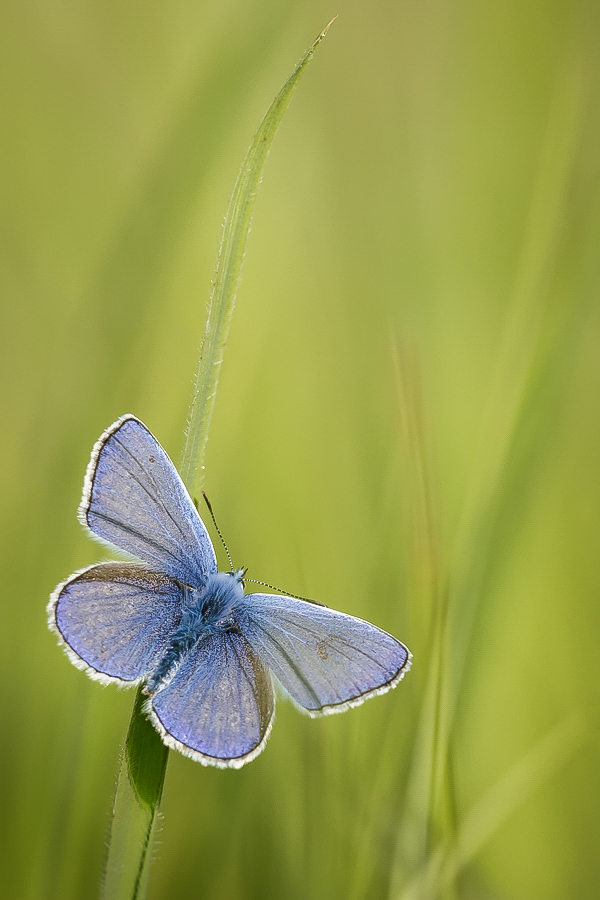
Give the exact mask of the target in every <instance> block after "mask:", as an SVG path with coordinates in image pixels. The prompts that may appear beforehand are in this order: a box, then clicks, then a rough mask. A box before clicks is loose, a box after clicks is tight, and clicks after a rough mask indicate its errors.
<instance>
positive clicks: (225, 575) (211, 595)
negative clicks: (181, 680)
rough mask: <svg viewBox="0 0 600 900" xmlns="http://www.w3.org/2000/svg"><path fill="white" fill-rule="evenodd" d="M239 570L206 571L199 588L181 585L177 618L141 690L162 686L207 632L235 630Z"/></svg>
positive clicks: (241, 591) (240, 592)
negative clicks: (207, 575) (178, 615)
mask: <svg viewBox="0 0 600 900" xmlns="http://www.w3.org/2000/svg"><path fill="white" fill-rule="evenodd" d="M242 571H243V570H242V569H239V570H238V571H237V572H231V573H229V572H217V573H216V574H214V575H210V576H209V577H208V580H207V582H206V586H205V587H204V589H203V590H202V591H199V590H198V589H197V588H193V587H189V586H188V585H183V586H182V608H181V620H180V622H179V625H178V626H177V630H176V631H175V633H174V634H173V637H172V638H171V640H170V641H169V644H168V646H167V647H166V648H165V650H164V653H163V656H162V658H161V660H160V662H159V663H158V666H157V667H156V669H155V670H154V672H152V673H151V675H150V677H149V678H148V680H147V682H146V684H145V685H144V693H146V694H154V693H156V691H157V690H158V689H159V688H160V687H161V686H164V685H165V684H166V683H167V681H168V680H169V679H170V677H171V676H172V675H173V674H174V672H175V671H176V669H177V668H178V667H179V665H180V664H181V661H182V659H183V658H184V657H185V655H186V654H187V653H189V652H190V651H191V650H193V648H194V647H195V646H196V644H197V643H198V641H200V640H202V639H205V638H207V637H208V636H209V635H211V634H217V633H223V634H225V633H226V632H228V631H239V628H238V625H237V622H236V620H235V615H234V608H235V605H236V603H238V602H240V600H241V599H242V598H243V596H244V588H243V586H242Z"/></svg>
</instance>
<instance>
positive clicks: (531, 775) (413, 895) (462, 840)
mask: <svg viewBox="0 0 600 900" xmlns="http://www.w3.org/2000/svg"><path fill="white" fill-rule="evenodd" d="M584 736H585V728H584V723H583V719H582V716H581V714H580V713H579V712H576V713H572V714H571V715H569V716H568V717H567V718H566V719H564V720H563V721H562V722H560V723H559V724H558V725H556V726H555V727H554V728H553V729H552V730H551V731H550V732H549V733H548V734H546V735H544V737H543V738H542V739H541V740H540V741H539V742H538V743H537V744H536V745H535V747H534V748H533V749H532V750H530V751H529V753H527V755H526V756H524V757H523V759H521V760H520V761H519V762H518V763H517V764H516V765H515V766H513V767H512V768H511V769H510V770H509V771H508V772H507V773H506V774H505V775H504V776H503V777H502V778H501V779H500V780H499V781H498V782H497V783H496V784H495V785H493V787H491V788H490V790H489V791H488V792H487V793H486V794H485V795H484V796H483V797H482V798H481V799H480V800H478V801H477V802H476V803H475V804H474V805H473V806H472V808H471V809H470V810H469V812H468V813H467V815H466V816H465V817H464V819H463V821H462V823H461V825H460V828H459V829H458V832H457V835H456V838H455V839H454V840H453V841H451V842H449V843H448V844H446V845H442V846H441V847H439V848H438V849H437V850H436V851H435V852H433V853H431V855H430V857H429V860H428V862H427V865H426V866H425V867H424V868H423V869H422V870H421V871H420V872H419V873H418V874H417V875H416V876H415V878H414V879H413V880H412V881H411V883H410V884H409V885H408V886H407V887H406V888H405V890H404V891H403V893H402V894H401V895H400V900H423V898H433V897H436V896H438V894H439V893H440V892H441V891H443V890H444V889H445V888H447V887H448V886H449V885H451V884H452V883H453V882H454V880H455V879H456V877H457V876H458V875H459V874H460V872H461V871H462V870H463V869H464V868H465V866H467V865H468V864H469V863H470V862H471V861H472V860H473V859H474V857H475V855H476V854H477V853H478V852H479V851H480V850H481V849H482V847H483V846H484V845H485V844H486V843H487V841H488V840H489V839H490V838H491V837H492V836H493V835H494V834H495V832H496V831H497V830H498V829H499V828H500V827H501V826H502V825H503V824H504V823H505V822H506V821H507V819H508V818H509V817H510V816H511V815H512V814H513V813H514V812H515V811H516V810H517V809H518V808H519V807H520V806H522V805H523V803H524V802H525V801H526V800H527V799H528V798H529V797H530V796H531V795H532V794H533V792H534V791H535V790H537V788H539V787H541V786H542V784H544V782H546V781H547V780H548V779H549V778H550V777H551V776H552V775H554V774H555V772H556V771H557V770H558V769H559V768H560V767H561V766H562V765H563V764H564V763H565V762H566V761H567V760H568V759H569V758H570V757H571V756H572V755H573V754H574V753H575V752H576V751H577V750H578V748H579V747H580V746H581V744H582V741H583V739H584Z"/></svg>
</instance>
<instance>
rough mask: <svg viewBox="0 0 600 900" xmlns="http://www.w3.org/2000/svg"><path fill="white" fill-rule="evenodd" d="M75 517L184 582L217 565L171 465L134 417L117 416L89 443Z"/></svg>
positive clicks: (198, 581)
mask: <svg viewBox="0 0 600 900" xmlns="http://www.w3.org/2000/svg"><path fill="white" fill-rule="evenodd" d="M79 516H80V519H81V520H82V522H83V523H84V524H85V525H87V527H88V528H89V529H90V530H91V531H92V533H93V534H94V535H95V536H96V537H97V538H100V539H101V540H102V541H105V542H107V543H109V544H112V545H113V546H115V547H118V548H119V549H120V550H125V551H126V552H127V553H130V554H132V555H133V556H135V557H137V558H138V559H141V560H143V561H144V562H145V563H147V564H148V565H149V566H151V567H152V568H153V569H156V570H157V571H159V572H165V573H166V574H167V575H170V576H171V577H173V578H177V579H178V580H180V581H182V582H184V583H187V584H192V585H195V586H196V587H202V586H203V585H204V583H205V582H206V579H207V576H208V575H210V574H211V573H213V572H216V571H217V562H216V558H215V552H214V549H213V546H212V543H211V541H210V538H209V536H208V532H207V530H206V528H205V527H204V524H203V522H202V520H201V519H200V516H199V515H198V513H197V511H196V508H195V506H194V504H193V502H192V500H191V498H190V496H189V494H188V492H187V490H186V488H185V486H184V484H183V482H182V480H181V478H180V477H179V475H178V473H177V470H176V469H175V466H174V465H173V463H172V462H171V460H170V459H169V457H168V456H167V454H166V453H165V451H164V450H163V449H162V447H161V446H160V444H159V443H158V441H157V440H156V438H155V437H154V435H152V434H151V432H150V431H148V429H147V428H146V426H145V425H143V424H142V422H140V421H139V419H136V418H135V417H134V416H122V417H121V418H120V419H118V420H117V421H116V422H115V423H114V424H113V425H111V426H110V428H108V429H107V430H106V431H105V432H104V434H103V435H102V436H101V437H100V439H99V441H98V442H97V443H96V445H95V447H94V450H93V452H92V458H91V460H90V464H89V466H88V470H87V475H86V479H85V486H84V491H83V497H82V500H81V505H80V508H79Z"/></svg>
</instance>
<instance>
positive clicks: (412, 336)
mask: <svg viewBox="0 0 600 900" xmlns="http://www.w3.org/2000/svg"><path fill="white" fill-rule="evenodd" d="M336 13H338V14H339V20H338V21H337V22H336V23H335V25H334V27H333V28H332V30H331V31H330V33H329V35H328V37H327V39H326V41H325V42H324V43H323V45H322V46H321V47H320V48H319V51H318V53H317V55H316V57H315V59H314V61H313V62H312V63H311V66H310V68H309V70H308V71H307V73H306V74H305V76H304V78H303V80H302V82H301V84H300V86H299V89H298V90H297V92H296V95H295V97H294V100H293V102H292V105H291V107H290V109H289V110H288V112H287V113H286V116H285V118H284V120H283V124H282V126H281V129H280V132H279V134H278V135H277V138H276V140H275V144H274V148H273V150H272V153H271V156H270V158H269V160H268V163H267V168H266V172H265V178H264V183H263V186H262V188H261V192H260V195H259V197H258V201H257V205H256V214H255V219H254V225H253V231H252V234H251V237H250V242H249V246H248V252H247V258H246V263H245V270H244V277H243V281H242V286H241V290H240V292H239V295H238V302H237V307H236V312H235V315H234V320H233V326H232V331H231V334H230V341H229V345H228V350H227V354H226V358H225V364H224V368H223V376H222V381H221V385H220V390H219V396H218V399H217V406H216V411H215V416H214V419H213V424H212V431H211V437H210V441H209V448H208V457H207V465H206V479H205V488H206V490H207V491H208V493H209V495H210V497H211V500H212V503H213V506H214V508H215V510H216V513H217V516H218V520H219V523H220V526H221V529H222V531H223V532H224V534H225V536H226V539H227V541H228V544H229V547H230V550H231V553H232V555H233V558H234V560H235V562H236V564H238V565H247V566H249V567H250V575H251V576H253V577H255V578H260V579H264V580H267V581H271V582H273V583H275V584H277V585H281V586H282V587H284V588H285V589H286V590H289V591H291V592H294V593H300V594H304V595H309V596H312V597H315V598H317V599H319V600H321V601H323V602H326V603H328V604H330V605H332V606H335V607H338V608H341V609H343V610H345V611H347V612H350V613H353V614H356V615H360V616H363V617H365V618H368V619H370V620H372V621H374V622H376V623H377V624H379V625H380V626H382V627H384V628H386V629H387V630H389V631H392V632H393V633H394V634H396V635H397V636H399V637H401V638H402V639H403V640H404V641H405V642H406V643H407V644H408V645H409V646H410V648H411V649H412V651H413V653H414V657H415V658H414V665H413V670H412V672H411V673H410V675H409V676H408V677H407V678H406V679H405V680H404V682H403V683H402V684H401V685H400V686H399V688H398V689H397V690H396V691H394V692H392V693H391V694H388V695H386V696H385V697H382V698H377V699H376V700H374V701H372V702H370V703H368V704H366V705H365V706H363V707H361V708H359V709H355V710H353V711H351V712H349V713H347V714H345V715H343V716H333V717H328V718H325V719H323V720H319V721H312V720H309V719H306V718H304V717H302V716H300V715H299V714H298V713H297V711H296V710H295V709H294V708H293V707H292V706H291V704H289V703H286V702H280V703H279V706H278V714H277V722H276V725H275V728H274V730H273V734H272V737H271V739H270V741H269V744H268V746H267V749H266V751H265V752H264V754H263V755H262V756H261V757H259V758H258V759H257V760H256V761H255V762H253V763H252V764H251V765H248V766H247V767H245V768H244V769H242V770H241V771H239V772H233V771H226V772H223V771H217V770H212V769H205V768H203V767H201V766H200V765H198V764H196V763H193V762H191V761H190V760H187V759H184V758H182V757H180V756H178V755H177V754H175V753H171V754H170V760H169V768H168V772H167V781H166V787H165V796H164V803H163V814H164V820H163V825H162V830H161V833H160V836H159V840H158V842H157V845H156V850H155V861H154V864H153V869H152V872H151V878H150V887H149V892H148V897H149V898H150V900H159V898H171V897H189V898H196V897H198V898H219V900H222V898H225V900H229V898H231V900H235V898H240V900H250V898H263V900H264V898H271V897H273V898H275V897H277V898H280V897H287V898H292V900H294V898H303V900H304V898H314V900H319V898H324V897H327V898H338V897H340V898H341V897H344V898H347V900H362V898H373V900H379V898H390V900H401V898H406V897H409V896H411V897H421V898H425V897H431V898H433V897H437V896H439V897H447V898H482V900H494V898H496V900H504V898H506V900H509V898H510V900H537V898H540V900H541V898H544V900H559V898H567V897H577V898H579V900H584V898H592V897H594V898H595V897H597V896H598V890H599V876H600V872H599V869H600V865H599V859H600V858H599V856H598V842H599V838H600V835H599V823H598V818H599V812H598V811H599V810H600V784H599V777H598V771H599V765H600V754H599V750H600V747H599V740H598V735H599V731H598V700H599V694H600V680H599V677H598V675H599V668H598V646H599V642H600V627H599V626H600V565H599V555H598V546H599V541H600V465H599V464H600V411H599V406H600V343H599V338H600V332H599V325H600V306H599V303H598V295H599V289H600V265H599V264H600V253H599V238H600V191H599V176H600V153H599V151H598V147H599V138H600V119H599V104H598V100H599V87H600V86H599V83H598V80H599V74H600V70H599V60H600V56H599V54H598V46H600V7H599V6H598V4H597V3H595V2H594V0H543V2H542V0H496V2H481V0H370V2H366V0H336V3H335V4H334V5H331V3H327V2H325V0H304V2H301V3H300V2H291V0H288V2H285V0H284V2H282V0H218V2H217V0H193V2H192V0H170V2H169V3H166V2H163V0H146V2H145V3H143V4H142V3H139V2H132V0H125V2H122V0H120V2H113V0H102V2H100V0H84V2H82V0H78V2H77V0H54V2H53V3H52V4H49V3H47V2H44V0H27V2H22V0H4V2H3V3H2V5H1V7H0V20H1V22H0V45H1V50H0V67H1V70H2V76H1V78H0V91H1V92H2V101H1V102H2V122H3V125H2V139H1V150H0V153H1V158H0V191H1V200H0V205H1V209H2V213H1V220H2V225H1V228H2V241H1V245H2V246H1V249H0V254H1V256H0V260H1V261H0V266H1V293H2V300H1V304H2V307H1V309H2V312H1V316H2V321H1V326H0V328H1V330H0V341H1V352H0V370H1V374H0V394H1V403H2V407H1V411H0V421H1V422H2V439H1V450H0V453H1V457H0V459H1V465H0V479H1V494H2V504H1V521H2V524H1V529H2V530H1V539H0V554H1V557H2V595H3V596H2V625H1V635H2V651H1V654H0V665H1V667H2V681H1V683H2V690H1V693H0V705H1V712H0V720H1V722H2V740H1V741H0V778H1V779H2V787H1V794H0V796H1V804H0V807H1V812H0V828H1V834H0V857H1V858H2V863H1V870H2V873H3V874H2V884H3V887H2V893H3V895H4V896H6V897H11V898H15V900H16V898H32V900H38V898H48V900H54V898H60V900H71V898H74V900H75V898H83V897H93V896H95V892H96V884H97V882H98V878H99V873H100V870H101V865H102V858H103V852H104V846H105V841H106V835H107V829H108V823H109V813H110V808H111V798H112V793H113V788H114V784H115V776H116V771H117V764H118V759H119V752H120V747H121V746H122V741H123V738H124V735H125V733H126V729H127V724H128V721H129V716H130V712H131V707H132V702H133V694H132V693H131V692H126V691H121V692H119V691H117V690H115V689H112V688H101V687H100V686H99V685H98V684H95V683H92V682H91V681H89V680H88V679H86V678H85V676H84V675H83V674H82V673H81V672H78V671H76V670H75V669H74V668H73V667H72V666H71V665H70V664H69V662H68V661H67V659H66V658H65V657H64V656H63V654H62V653H61V652H60V651H59V649H58V648H57V646H56V642H55V639H54V637H53V636H52V635H51V634H50V633H49V632H48V631H47V630H46V620H45V604H46V600H47V597H48V595H49V593H50V591H51V590H52V589H53V587H54V586H55V584H56V583H57V582H58V581H60V580H62V579H63V578H65V577H66V576H68V575H69V574H70V573H71V572H72V571H73V570H74V569H76V568H80V567H82V566H85V565H87V564H90V563H92V562H94V561H96V560H98V559H101V558H104V556H105V551H103V550H102V549H101V548H100V547H98V546H95V545H94V544H93V543H92V542H91V541H90V540H89V539H88V538H87V537H86V536H85V535H84V534H83V532H82V530H81V528H80V526H79V525H78V523H77V520H76V516H75V512H76V508H77V504H78V502H79V497H80V491H81V487H82V481H83V474H84V471H85V467H86V464H87V461H88V458H89V453H90V450H91V447H92V445H93V443H94V441H95V440H96V438H97V437H98V436H99V434H100V433H101V431H102V430H103V429H104V428H105V427H107V426H108V425H109V424H110V423H111V422H112V421H113V420H114V419H116V418H117V417H118V416H119V415H121V414H123V413H125V412H133V413H135V414H136V415H138V416H139V417H141V418H142V419H143V420H144V421H145V422H146V423H147V424H148V426H149V427H150V428H151V429H152V431H153V432H154V433H155V434H156V435H157V437H158V438H159V439H160V440H161V442H162V443H163V445H164V446H165V447H166V448H167V450H168V451H169V452H170V453H171V455H172V456H173V458H174V459H175V460H177V459H178V458H179V454H180V452H181V449H182V445H183V426H184V422H185V418H186V414H187V407H188V403H189V397H190V390H191V383H192V377H193V373H194V370H195V366H196V361H197V354H198V348H199V344H200V340H201V336H202V333H203V327H204V320H205V311H206V302H207V298H208V293H209V288H210V281H211V277H212V274H213V270H214V264H215V260H216V252H217V246H218V240H219V236H220V229H221V224H222V216H223V214H224V212H225V209H226V206H227V201H228V197H229V194H230V191H231V189H232V187H233V183H234V180H235V177H236V174H237V169H238V166H239V164H240V162H241V159H242V157H243V154H244V152H245V150H246V147H247V146H248V144H249V142H250V138H251V136H252V133H253V132H254V130H255V128H256V127H257V125H258V122H259V121H260V118H261V116H262V114H263V112H264V111H265V109H266V108H267V106H268V105H269V103H270V101H271V99H272V98H273V96H274V95H275V93H276V91H277V90H278V88H279V86H280V85H281V83H282V82H283V81H284V80H285V78H286V77H287V75H288V74H289V72H290V71H291V69H292V67H293V65H294V64H295V62H296V61H297V60H298V59H299V57H300V56H301V55H302V53H303V52H304V50H305V49H306V47H307V46H308V45H309V44H310V42H311V41H312V39H313V38H314V37H315V36H316V35H317V33H318V32H319V31H320V30H321V28H322V27H323V26H324V25H325V24H326V22H327V21H328V20H329V19H330V18H331V17H332V16H333V15H335V14H336Z"/></svg>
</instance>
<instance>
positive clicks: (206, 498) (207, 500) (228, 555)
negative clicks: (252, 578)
mask: <svg viewBox="0 0 600 900" xmlns="http://www.w3.org/2000/svg"><path fill="white" fill-rule="evenodd" d="M202 496H203V497H204V502H205V503H206V505H207V506H208V511H209V513H210V517H211V519H212V520H213V525H214V526H215V528H216V529H217V534H218V535H219V537H220V538H221V543H222V544H223V546H224V547H225V553H226V554H227V559H228V560H229V565H230V567H231V571H232V572H233V571H234V568H233V560H232V559H231V553H230V552H229V550H228V549H227V544H226V543H225V541H224V539H223V535H222V534H221V529H220V528H219V526H218V525H217V520H216V519H215V514H214V512H213V511H212V506H211V505H210V500H209V499H208V497H207V496H206V494H205V493H204V491H202Z"/></svg>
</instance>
